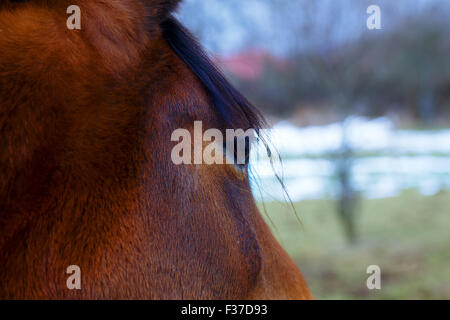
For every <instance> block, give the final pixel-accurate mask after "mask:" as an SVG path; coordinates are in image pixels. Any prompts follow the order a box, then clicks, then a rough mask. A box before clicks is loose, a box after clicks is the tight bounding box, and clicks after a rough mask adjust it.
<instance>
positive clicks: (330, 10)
mask: <svg viewBox="0 0 450 320" xmlns="http://www.w3.org/2000/svg"><path fill="white" fill-rule="evenodd" d="M274 4H275V5H274ZM371 4H377V5H379V6H380V8H381V10H382V26H383V30H389V29H390V28H391V27H393V26H394V25H395V23H397V22H398V20H400V19H401V18H403V17H406V16H411V15H412V16H414V15H417V14H420V13H421V12H423V11H425V10H426V9H427V8H429V7H433V6H434V7H438V8H440V9H439V10H438V12H440V13H441V14H446V15H447V16H449V17H450V0H206V1H205V0H185V1H184V3H183V4H182V6H181V7H180V10H179V14H178V16H179V17H180V19H181V20H182V21H183V22H184V23H185V24H186V25H187V26H188V27H189V28H190V29H191V30H192V31H193V32H194V33H195V34H196V35H197V36H198V37H199V38H200V39H201V41H202V42H203V44H204V45H205V46H206V47H207V49H208V50H209V51H210V52H212V53H214V54H229V53H233V52H237V51H240V50H242V49H243V48H251V47H258V48H264V49H266V50H269V51H272V52H274V53H277V54H283V53H285V52H287V51H288V50H289V49H290V48H291V47H292V46H293V45H295V46H296V47H297V49H298V48H299V47H300V48H301V47H304V48H307V47H310V46H318V45H322V44H323V38H324V36H326V37H327V38H330V39H332V40H333V41H342V40H343V39H344V40H345V39H348V38H352V37H357V36H360V35H361V33H363V32H367V28H366V19H367V17H368V15H367V13H366V9H367V7H368V6H369V5H371ZM337 12H338V13H337ZM337 16H340V17H341V18H336V17H337ZM337 19H341V22H339V23H336V24H335V25H337V26H338V27H335V25H333V27H332V28H331V29H330V28H329V25H330V24H333V23H335V21H334V20H337ZM430 19H433V17H430ZM449 20H450V19H449ZM286 21H290V23H291V25H292V24H296V27H299V26H300V25H303V26H305V25H306V26H308V25H311V24H314V25H315V27H314V28H315V30H316V29H317V30H316V31H315V32H312V33H311V36H310V37H309V38H308V37H307V36H305V35H303V36H302V38H301V39H299V36H298V34H296V33H294V32H292V31H293V30H294V28H293V27H287V28H286V27H285V28H283V26H285V23H286ZM319 29H322V30H319ZM302 30H303V29H302ZM321 32H322V33H321ZM325 32H326V33H327V34H325ZM381 32H382V31H381ZM330 33H332V36H330Z"/></svg>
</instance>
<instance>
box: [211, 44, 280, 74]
mask: <svg viewBox="0 0 450 320" xmlns="http://www.w3.org/2000/svg"><path fill="white" fill-rule="evenodd" d="M216 60H217V63H218V64H219V65H220V66H221V67H222V68H223V69H224V70H225V71H228V72H230V73H232V74H233V75H235V76H237V77H239V78H242V79H246V80H254V79H258V78H260V77H261V76H262V74H263V72H264V65H265V63H266V62H268V61H272V62H278V63H279V62H280V60H279V59H278V58H275V57H274V56H273V55H271V54H270V53H268V52H266V51H262V50H250V51H244V52H240V53H237V54H233V55H229V56H222V57H217V58H216Z"/></svg>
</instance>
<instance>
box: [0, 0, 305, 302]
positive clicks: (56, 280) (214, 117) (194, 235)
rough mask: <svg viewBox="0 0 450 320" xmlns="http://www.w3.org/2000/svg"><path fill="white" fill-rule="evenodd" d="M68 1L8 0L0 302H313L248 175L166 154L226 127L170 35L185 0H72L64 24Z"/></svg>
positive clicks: (0, 139) (2, 74)
mask: <svg viewBox="0 0 450 320" xmlns="http://www.w3.org/2000/svg"><path fill="white" fill-rule="evenodd" d="M73 2H74V1H72V0H70V1H64V0H31V1H29V2H27V3H12V2H10V1H6V0H0V49H1V51H0V110H1V112H0V298H3V299H285V298H286V299H308V298H311V295H310V293H309V291H308V289H307V286H306V284H305V282H304V281H303V279H302V276H301V275H300V272H299V271H298V269H297V267H296V266H295V265H294V263H293V262H292V261H291V260H290V259H289V257H288V256H287V254H286V253H285V252H284V251H283V249H282V248H281V247H280V246H279V244H278V243H277V242H276V240H275V239H274V237H273V236H272V234H271V233H270V231H269V228H268V227H267V225H266V224H265V223H264V221H263V219H262V217H261V215H260V213H259V212H258V210H257V208H256V206H255V203H254V200H253V198H252V195H251V191H250V187H249V180H248V176H247V171H245V172H244V173H245V174H244V176H243V175H242V174H239V172H238V171H239V170H238V168H235V167H234V166H229V165H223V166H219V165H217V166H206V165H193V166H187V165H186V166H176V165H174V164H173V163H172V162H171V158H170V154H171V148H172V147H173V146H174V143H171V142H170V137H171V133H172V132H173V130H175V129H176V128H190V127H192V125H193V122H194V120H202V121H203V123H204V124H205V126H206V125H207V126H209V127H220V128H222V127H223V123H224V122H223V121H222V120H221V117H220V116H219V115H218V113H217V112H216V111H215V110H214V108H213V107H212V106H211V96H210V94H209V92H208V90H206V89H205V86H204V85H203V83H202V81H200V79H199V77H197V76H196V75H195V74H194V72H193V71H192V68H190V67H188V64H186V63H185V62H184V61H183V60H182V59H181V58H180V57H179V55H177V54H176V53H175V51H174V48H172V47H171V46H170V45H169V42H168V41H167V40H166V39H165V37H164V35H163V31H164V30H162V29H163V28H162V27H161V25H162V24H163V23H165V21H166V20H168V19H172V20H173V18H171V17H170V12H171V11H172V10H173V9H174V8H175V7H176V5H177V3H178V1H177V0H172V1H164V0H146V1H145V0H103V1H91V0H79V1H75V2H76V3H75V4H77V5H78V6H79V7H80V8H81V13H82V16H81V17H82V19H81V23H82V29H81V30H68V29H67V28H66V19H67V17H68V15H67V14H66V9H67V7H68V6H69V5H71V4H74V3H73ZM244 111H246V112H247V116H249V117H250V118H248V119H251V117H252V114H253V113H252V112H253V111H251V110H244ZM229 124H231V125H233V126H237V125H241V124H243V126H246V125H247V126H250V125H251V123H250V122H249V123H247V124H246V123H245V121H241V120H239V119H235V120H233V121H232V122H231V123H229ZM246 170H247V169H246ZM70 265H78V266H80V268H81V273H82V282H81V285H82V289H81V290H69V289H68V288H67V287H66V280H67V277H68V276H69V275H67V274H66V268H67V267H68V266H70Z"/></svg>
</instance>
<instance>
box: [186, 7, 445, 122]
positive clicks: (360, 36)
mask: <svg viewBox="0 0 450 320" xmlns="http://www.w3.org/2000/svg"><path fill="white" fill-rule="evenodd" d="M373 2H374V1H366V0H362V1H355V0H339V1H330V0H320V1H311V0H258V1H254V0H248V1H245V2H242V1H237V0H227V1H221V0H211V1H208V2H207V3H206V4H205V2H201V1H199V0H188V5H187V6H185V9H184V10H183V15H182V16H183V17H184V19H186V20H187V21H188V25H189V24H190V27H191V28H192V29H193V30H194V32H195V33H196V34H197V35H198V36H199V37H200V39H202V40H203V41H204V42H205V43H206V44H207V45H208V46H209V48H210V49H211V50H212V51H213V52H215V53H218V54H219V55H227V54H229V52H226V48H225V50H224V49H223V47H226V45H227V44H231V45H234V46H235V47H236V45H235V43H233V41H232V40H231V41H228V42H227V41H226V38H227V37H228V38H230V36H229V35H228V33H229V34H232V35H233V34H236V35H235V36H234V38H237V39H240V42H241V43H240V47H239V46H237V48H238V49H236V48H233V50H234V53H236V51H245V50H255V48H257V49H258V50H260V51H266V52H268V53H270V54H269V55H267V57H266V59H265V61H264V66H263V68H264V69H263V70H264V71H263V74H262V75H261V76H259V77H258V78H256V79H254V78H252V79H246V78H240V77H239V76H236V75H231V76H232V77H233V81H234V82H235V83H236V84H237V86H238V87H239V88H240V89H241V90H242V91H244V93H245V94H246V95H247V96H248V97H249V98H250V100H251V101H253V102H254V103H255V105H257V106H258V107H259V108H261V109H263V110H264V111H266V112H268V113H271V114H273V115H277V116H289V115H292V114H293V113H294V112H296V111H297V110H298V109H301V108H302V106H304V105H308V106H311V105H312V106H314V105H317V106H319V105H326V106H329V108H330V109H333V108H334V109H335V110H336V112H337V113H338V114H341V115H342V116H343V117H345V116H347V115H348V114H349V113H358V114H363V115H367V116H371V117H372V116H380V115H383V114H386V113H388V112H396V113H402V114H403V113H406V114H409V115H410V116H411V117H413V118H415V119H416V120H419V121H420V123H421V124H423V125H433V124H434V122H435V119H437V118H439V119H442V118H443V117H444V118H450V111H449V110H450V59H449V58H448V54H449V53H450V35H449V33H448V30H450V19H449V17H450V5H449V2H448V1H445V0H444V1H441V0H428V1H417V2H415V4H411V1H402V0H399V1H395V2H392V1H386V0H381V1H380V0H379V1H375V2H378V3H379V5H380V7H381V12H382V26H383V29H382V30H368V29H367V27H366V19H367V17H368V15H367V14H366V8H367V7H368V6H369V5H370V4H372V3H373ZM262 3H263V4H264V5H265V8H266V10H263V9H262V7H261V5H262ZM419 3H422V4H421V6H419ZM411 6H416V8H414V7H413V8H411ZM413 9H415V10H413ZM257 16H259V17H257ZM227 24H228V26H226V25H227ZM230 25H231V26H230ZM224 28H228V33H227V32H224V30H223V29H224ZM224 35H225V36H224ZM224 38H225V39H224ZM231 38H232V37H231ZM234 40H236V39H234ZM234 42H236V41H234ZM238 42H239V41H238ZM221 48H222V49H221ZM221 51H225V54H224V53H222V52H221Z"/></svg>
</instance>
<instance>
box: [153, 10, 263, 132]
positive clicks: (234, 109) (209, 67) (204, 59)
mask: <svg viewBox="0 0 450 320" xmlns="http://www.w3.org/2000/svg"><path fill="white" fill-rule="evenodd" d="M161 28H162V32H163V37H164V38H165V40H166V41H167V42H168V44H169V45H170V47H171V48H172V50H173V51H174V52H175V53H176V54H177V55H178V56H179V57H180V58H181V59H182V60H183V61H184V62H185V63H186V64H187V65H188V67H189V68H190V69H191V70H192V71H193V73H194V74H195V75H196V76H197V78H198V79H199V80H200V81H201V83H202V84H203V86H204V87H205V89H206V92H207V93H208V95H209V96H210V98H211V100H212V103H213V104H214V107H215V109H216V111H217V112H218V114H219V116H220V117H221V120H222V121H223V124H224V125H225V126H227V128H236V126H237V125H242V126H245V127H241V128H240V129H245V130H247V129H254V130H255V131H256V133H257V134H258V135H260V129H262V128H264V127H266V126H267V124H266V121H265V119H264V117H263V116H262V114H261V113H260V112H259V111H258V110H257V109H256V108H255V107H254V106H253V105H252V104H251V103H250V102H249V101H248V100H247V99H246V98H245V97H244V96H243V95H242V94H241V93H240V92H239V91H238V90H236V89H235V88H234V87H233V85H232V84H230V82H229V81H228V80H227V79H226V78H225V76H224V75H223V73H222V72H221V71H220V70H219V68H218V67H217V66H216V65H215V64H214V63H213V62H212V60H211V59H210V58H209V56H208V55H207V53H206V52H205V51H204V50H203V49H202V47H201V45H200V44H199V42H198V41H197V40H196V39H195V37H194V36H193V35H192V34H191V33H190V32H189V31H188V30H187V29H186V28H185V27H184V26H183V25H181V23H180V22H179V21H178V20H177V19H176V18H175V17H173V16H171V17H169V18H168V19H167V20H165V21H164V22H163V23H162V24H161ZM236 120H239V121H236Z"/></svg>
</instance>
